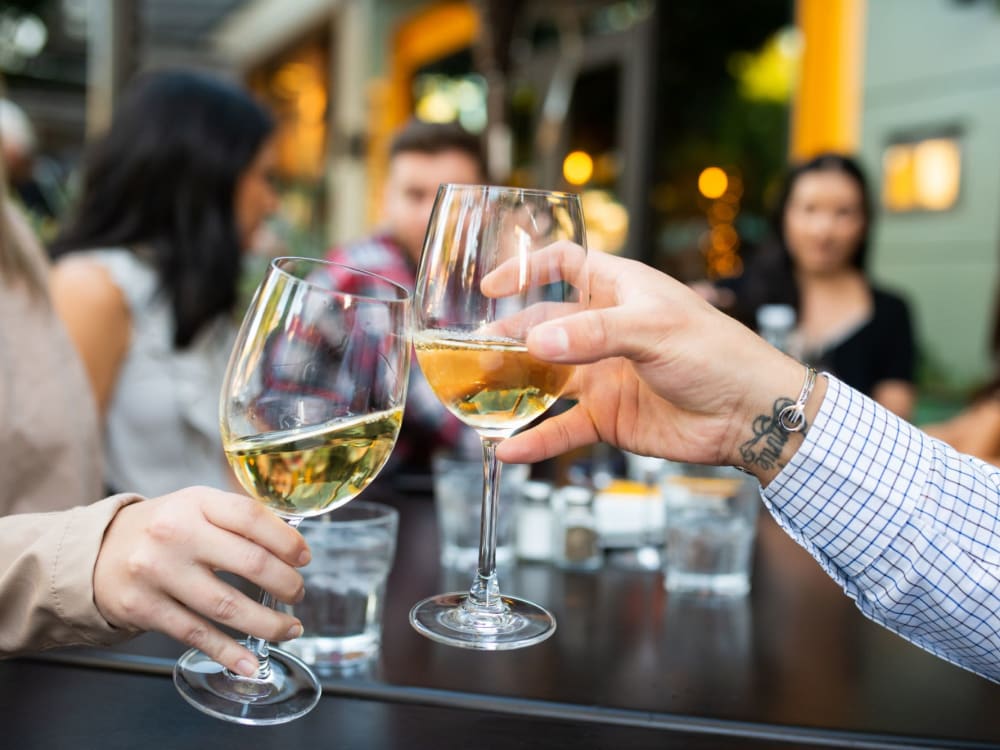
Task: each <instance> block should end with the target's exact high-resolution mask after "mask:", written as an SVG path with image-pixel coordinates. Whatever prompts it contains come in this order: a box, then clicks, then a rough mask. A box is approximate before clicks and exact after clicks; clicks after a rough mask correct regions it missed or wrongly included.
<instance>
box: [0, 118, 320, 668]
mask: <svg viewBox="0 0 1000 750" xmlns="http://www.w3.org/2000/svg"><path fill="white" fill-rule="evenodd" d="M0 141H2V134H0ZM4 176H5V175H4V170H3V163H2V162H0V319H2V320H3V321H4V324H3V325H2V326H0V451H2V453H3V456H4V460H3V462H2V463H0V658H3V657H6V656H10V655H12V654H16V653H21V652H24V651H29V650H31V651H34V650H39V649H45V648H51V647H55V646H66V645H74V644H95V645H108V644H111V643H115V642H118V641H122V640H125V639H127V638H129V637H131V636H133V635H135V634H137V633H138V632H140V631H141V630H147V629H149V630H159V631H161V632H163V633H166V634H167V635H169V636H171V637H173V638H176V639H178V640H180V641H183V642H184V643H186V644H187V645H189V646H198V647H200V648H202V649H203V650H204V651H205V652H206V653H208V654H209V655H210V656H212V657H213V658H215V659H218V660H219V661H221V662H222V663H224V664H226V665H227V666H228V667H229V668H230V669H233V670H235V671H237V672H239V673H241V674H245V675H252V674H254V673H255V672H256V669H257V660H256V659H255V658H254V657H253V655H252V654H251V653H250V652H249V651H247V650H246V649H245V648H244V647H243V646H242V645H240V644H238V643H236V641H234V640H233V639H231V638H229V637H227V636H225V635H224V634H223V633H222V632H221V631H220V630H218V629H217V628H216V627H214V626H213V625H211V624H210V623H209V620H218V621H219V622H220V623H223V624H225V625H227V626H229V627H233V628H236V629H237V630H240V631H246V632H249V633H253V634H255V635H256V636H258V637H261V638H268V639H274V640H281V639H284V638H287V637H289V636H291V637H296V636H297V635H298V634H300V633H301V632H302V631H301V625H300V623H299V622H298V621H297V620H296V619H295V618H293V617H291V616H289V615H287V614H283V613H280V612H277V611H275V610H273V609H271V608H270V607H262V606H261V605H260V604H259V603H257V602H255V601H253V600H252V599H250V598H248V597H246V596H245V595H244V594H242V593H240V592H239V591H238V590H236V589H235V588H233V587H232V586H230V585H229V584H228V583H226V582H224V581H223V580H221V579H219V578H218V577H217V576H216V575H215V571H217V570H225V571H229V572H232V573H235V574H237V575H240V576H244V577H246V578H248V579H250V580H255V579H256V583H257V584H258V585H260V586H262V587H264V588H266V589H267V590H268V591H271V592H272V593H273V594H274V595H275V596H277V597H278V598H279V599H280V600H282V601H286V602H295V601H297V600H298V599H299V598H301V593H302V577H301V576H300V575H299V574H298V573H297V572H296V571H295V570H294V567H298V566H301V565H304V564H305V563H306V562H307V561H308V559H309V552H308V550H307V548H306V545H305V542H304V541H303V540H302V537H301V536H299V534H298V533H297V532H295V531H294V530H293V529H291V528H290V527H289V526H288V525H287V524H286V523H284V522H283V521H282V520H281V519H280V518H278V517H277V516H276V515H275V514H273V513H271V512H270V511H269V510H267V509H266V508H265V507H264V506H263V505H261V504H260V503H258V502H256V501H253V500H251V499H249V498H247V497H243V496H240V495H235V494H230V493H226V492H221V491H218V490H212V489H208V488H204V487H203V488H193V489H191V488H189V489H186V490H181V491H179V492H175V493H173V494H170V495H166V496H163V497H159V498H154V499H150V500H144V499H143V498H142V497H140V496H138V495H131V494H129V495H117V496H113V497H108V498H105V499H103V500H98V498H100V497H101V472H100V460H99V445H100V434H99V429H98V423H97V414H96V408H95V405H94V399H93V396H92V395H91V392H90V388H89V385H88V383H87V377H86V374H85V372H84V369H83V366H82V364H81V363H80V361H79V359H78V357H77V355H76V352H75V351H74V349H73V346H72V344H71V343H70V341H69V338H68V337H67V335H66V332H65V330H64V329H63V327H62V325H61V323H60V321H59V319H58V318H57V316H56V315H55V313H54V312H53V310H52V306H51V304H50V301H49V296H48V268H47V262H46V258H45V257H44V253H43V251H42V248H41V245H40V244H39V243H38V242H37V240H36V239H35V237H34V236H33V235H32V233H31V230H30V228H29V227H28V225H27V222H26V220H25V219H24V217H23V216H21V215H20V213H19V212H18V211H17V210H16V208H15V207H14V206H13V204H12V202H11V201H10V200H9V198H8V197H7V190H6V183H5V181H4ZM95 501H97V502H95ZM42 511H47V512H42ZM254 560H257V561H258V562H262V563H263V564H261V565H256V564H254V563H253V561H254ZM222 613H224V614H222Z"/></svg>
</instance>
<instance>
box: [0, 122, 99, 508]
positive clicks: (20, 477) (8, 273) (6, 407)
mask: <svg viewBox="0 0 1000 750" xmlns="http://www.w3.org/2000/svg"><path fill="white" fill-rule="evenodd" d="M6 135H7V134H6V131H4V132H2V133H0V139H2V140H3V142H4V144H6ZM3 166H4V165H3V163H2V162H0V321H3V322H2V324H0V454H2V455H3V457H4V460H3V463H2V464H0V466H2V469H0V473H2V475H3V481H0V515H7V514H11V513H25V512H29V511H49V510H61V509H64V508H71V507H73V506H74V505H81V504H83V503H89V502H92V501H94V500H96V499H97V498H98V497H100V494H101V489H102V487H103V483H102V476H101V451H100V432H99V426H98V425H99V423H98V417H97V408H96V404H95V401H94V397H93V394H92V393H91V390H90V386H89V384H88V382H87V375H86V373H85V372H84V369H83V365H82V364H81V362H80V358H79V357H78V356H77V353H76V350H75V349H74V348H73V344H72V343H71V342H70V340H69V337H68V336H67V334H66V330H65V328H64V327H63V325H62V323H61V322H60V321H59V318H58V317H57V316H56V314H55V311H54V310H53V309H52V304H51V302H50V301H49V290H48V284H49V278H48V273H49V269H48V258H47V257H46V256H45V252H44V250H43V249H42V247H41V245H40V244H39V242H38V240H37V239H36V238H35V236H34V234H33V233H32V230H31V227H30V226H29V224H28V221H27V219H26V218H25V217H24V215H23V214H22V213H21V212H20V211H19V210H18V209H16V208H15V206H14V205H13V202H12V201H11V200H9V198H8V195H7V185H6V182H5V181H4V179H3V177H4V170H3Z"/></svg>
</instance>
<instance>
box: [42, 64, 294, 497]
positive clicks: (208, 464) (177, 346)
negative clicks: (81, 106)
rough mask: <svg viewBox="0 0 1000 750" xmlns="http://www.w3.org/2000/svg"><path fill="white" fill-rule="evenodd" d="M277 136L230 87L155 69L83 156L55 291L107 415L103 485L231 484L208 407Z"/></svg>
mask: <svg viewBox="0 0 1000 750" xmlns="http://www.w3.org/2000/svg"><path fill="white" fill-rule="evenodd" d="M273 130H274V122H273V120H272V118H271V116H270V114H269V113H268V112H267V111H265V110H264V109H263V108H262V107H261V106H260V105H258V104H257V103H256V102H255V101H254V100H253V99H252V98H251V97H250V96H249V95H248V94H247V93H246V92H245V91H243V90H242V89H240V88H238V87H237V86H235V85H233V84H231V83H228V82H224V81H221V80H218V79H215V78H212V77H209V76H206V75H203V74H199V73H192V72H185V71H165V72H157V73H150V74H145V75H143V76H141V77H139V78H138V79H137V80H136V81H135V82H134V83H133V84H132V85H131V86H130V87H129V89H128V90H127V91H126V92H125V94H124V96H123V98H122V102H121V105H120V107H119V108H118V109H117V111H116V112H115V114H114V116H113V119H112V122H111V126H110V128H109V130H108V131H107V133H106V134H105V135H104V136H103V137H102V138H100V139H99V140H98V141H97V142H95V143H94V144H92V146H91V147H90V148H89V149H88V152H87V154H86V157H85V165H84V172H83V177H82V181H81V194H80V196H79V200H78V202H77V205H76V207H75V211H74V213H73V215H72V217H71V218H70V220H69V222H68V223H67V225H66V226H65V227H64V228H63V230H62V232H61V233H60V234H59V236H58V237H57V238H56V240H55V241H54V243H53V244H52V248H51V250H52V255H53V257H54V258H56V259H57V263H56V266H55V268H54V270H53V274H52V298H53V303H54V305H55V308H56V310H57V312H58V313H59V315H60V316H61V317H62V319H63V321H64V323H65V325H66V327H67V329H68V330H69V333H70V337H71V338H72V339H73V341H74V343H75V344H76V347H77V349H78V351H79V352H80V355H81V357H82V359H83V362H84V365H85V366H86V369H87V372H88V375H89V377H90V382H91V386H92V388H93V391H94V394H95V397H96V401H97V407H98V411H99V413H100V415H101V416H102V418H103V419H104V436H105V457H106V471H105V478H106V484H107V486H108V488H109V489H112V490H120V489H123V488H128V489H129V490H132V491H136V492H139V493H141V494H144V495H159V494H164V493H166V492H169V491H171V490H173V489H176V488H177V487H180V486H184V485H188V484H202V485H208V486H212V487H217V488H226V487H232V486H235V485H234V484H233V483H234V482H235V480H234V478H233V476H232V473H231V472H230V470H229V468H228V466H226V464H225V460H224V458H223V454H222V447H221V436H220V433H219V426H218V400H219V391H220V388H221V386H222V380H223V376H224V374H225V368H226V364H227V361H228V357H229V352H230V348H231V346H232V342H233V339H234V336H235V313H236V311H235V310H234V307H235V306H236V304H237V286H238V280H239V277H240V271H241V264H242V258H243V254H244V252H245V251H246V250H247V249H248V248H249V247H250V246H251V243H252V241H253V237H254V234H255V232H256V230H257V228H258V227H259V226H260V225H261V222H262V221H263V220H264V218H265V217H266V216H268V215H269V214H270V213H271V212H272V211H273V210H274V209H275V208H276V201H277V197H276V194H275V192H274V189H273V187H272V184H271V179H272V169H273V165H274V160H275V152H274V143H273Z"/></svg>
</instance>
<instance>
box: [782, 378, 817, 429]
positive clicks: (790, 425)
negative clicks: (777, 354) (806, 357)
mask: <svg viewBox="0 0 1000 750" xmlns="http://www.w3.org/2000/svg"><path fill="white" fill-rule="evenodd" d="M815 385H816V370H814V369H813V368H812V367H810V366H809V365H806V379H805V381H804V382H803V383H802V390H801V391H799V397H798V398H797V399H795V403H794V404H789V405H788V406H786V407H785V408H784V409H782V410H781V411H779V412H778V424H779V425H781V428H782V429H783V430H784V431H785V432H801V431H802V428H803V427H805V426H806V402H807V401H808V400H809V395H810V394H811V393H812V391H813V388H814V387H815Z"/></svg>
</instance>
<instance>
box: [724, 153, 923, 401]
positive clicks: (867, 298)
mask: <svg viewBox="0 0 1000 750" xmlns="http://www.w3.org/2000/svg"><path fill="white" fill-rule="evenodd" d="M773 224H774V226H773V230H774V236H775V240H776V242H775V244H773V245H772V246H770V247H767V248H764V249H762V250H761V254H760V256H759V257H758V258H757V259H756V261H755V262H754V263H753V264H752V265H751V266H750V267H749V268H748V270H747V273H746V275H745V277H744V279H742V280H741V282H740V284H739V286H738V287H737V289H736V295H737V305H736V310H735V314H736V317H738V318H740V319H742V320H743V321H744V322H746V323H747V324H749V325H751V326H753V325H754V324H755V322H756V316H757V312H758V310H759V309H760V308H761V306H763V305H770V304H781V305H788V306H790V307H791V308H792V309H793V310H794V311H795V313H796V329H795V332H794V342H795V343H794V352H793V353H794V354H795V355H796V356H797V357H799V358H801V359H803V360H804V361H805V362H808V363H809V364H812V365H813V366H815V367H818V368H822V369H825V370H828V371H830V372H831V373H833V374H834V375H836V376H837V377H838V378H840V379H841V380H843V381H844V382H846V383H847V384H848V385H850V386H851V387H853V388H856V389H857V390H859V391H861V392H862V393H864V394H866V395H868V396H871V397H872V398H873V399H874V400H875V401H877V402H879V403H880V404H882V405H883V406H885V407H886V408H888V409H890V410H891V411H893V412H895V413H896V414H898V415H900V416H901V417H904V418H907V419H908V418H909V417H910V414H911V412H912V410H913V403H914V400H915V389H914V385H913V382H914V369H915V358H916V354H915V344H914V339H913V330H912V325H911V322H910V313H909V309H908V307H907V305H906V302H905V301H904V300H903V299H902V298H900V297H898V296H896V295H895V294H891V293H890V292H887V291H885V290H883V289H880V288H878V287H876V286H874V285H872V283H871V282H870V280H869V278H868V276H867V274H866V261H867V258H868V244H869V242H868V241H869V236H870V230H871V224H872V202H871V197H870V194H869V191H868V185H867V182H866V180H865V176H864V173H863V172H862V170H861V168H860V166H859V165H858V163H857V162H856V161H854V160H853V159H851V158H849V157H847V156H843V155H840V154H832V153H827V154H821V155H819V156H817V157H815V158H813V159H811V160H810V161H808V162H805V163H803V164H800V165H798V166H796V167H794V168H793V169H792V170H791V171H790V172H789V173H788V176H787V177H786V180H785V183H784V186H783V189H782V191H781V194H780V197H779V200H778V203H777V207H776V211H775V214H774V220H773Z"/></svg>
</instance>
